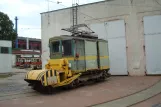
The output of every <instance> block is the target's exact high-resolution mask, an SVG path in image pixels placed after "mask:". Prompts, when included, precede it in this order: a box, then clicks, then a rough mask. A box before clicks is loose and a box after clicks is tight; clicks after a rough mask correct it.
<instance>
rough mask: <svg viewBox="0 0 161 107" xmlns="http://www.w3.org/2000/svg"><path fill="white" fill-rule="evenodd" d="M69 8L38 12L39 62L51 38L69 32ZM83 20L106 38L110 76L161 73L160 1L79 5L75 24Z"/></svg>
mask: <svg viewBox="0 0 161 107" xmlns="http://www.w3.org/2000/svg"><path fill="white" fill-rule="evenodd" d="M71 12H72V11H71V8H66V9H60V10H55V11H50V12H44V13H41V28H42V33H41V34H42V52H43V53H42V61H43V62H42V64H43V67H44V65H45V64H46V60H47V59H49V48H48V41H49V38H50V37H53V36H59V35H64V34H69V33H68V32H65V31H62V30H61V29H62V28H69V27H70V26H71V25H72V15H71V14H72V13H71ZM81 23H86V24H87V25H88V26H89V27H90V28H91V29H92V30H93V31H95V33H97V34H98V37H99V38H102V39H105V40H108V45H109V46H108V47H109V59H110V68H111V69H110V72H111V74H112V75H131V76H143V75H153V74H155V75H158V74H161V66H160V65H161V58H160V53H161V49H160V48H159V47H160V46H161V31H160V28H161V0H113V1H102V2H96V3H91V4H86V5H81V6H79V7H78V24H81Z"/></svg>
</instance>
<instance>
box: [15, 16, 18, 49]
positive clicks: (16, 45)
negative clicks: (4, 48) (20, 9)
mask: <svg viewBox="0 0 161 107" xmlns="http://www.w3.org/2000/svg"><path fill="white" fill-rule="evenodd" d="M17 23H18V18H17V16H16V17H15V31H16V34H17V37H16V42H15V47H16V48H18V31H17V28H18V25H17Z"/></svg>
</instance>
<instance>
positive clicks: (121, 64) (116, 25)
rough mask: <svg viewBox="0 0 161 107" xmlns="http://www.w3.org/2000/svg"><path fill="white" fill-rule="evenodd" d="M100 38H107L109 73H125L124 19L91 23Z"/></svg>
mask: <svg viewBox="0 0 161 107" xmlns="http://www.w3.org/2000/svg"><path fill="white" fill-rule="evenodd" d="M90 27H91V29H92V30H93V31H95V32H96V33H97V34H98V37H99V38H101V39H105V40H108V47H109V60H110V73H111V74H112V75H127V74H128V73H127V57H126V39H125V23H124V20H118V21H111V22H105V23H97V24H91V25H90Z"/></svg>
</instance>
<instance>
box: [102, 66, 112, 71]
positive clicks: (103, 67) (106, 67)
mask: <svg viewBox="0 0 161 107" xmlns="http://www.w3.org/2000/svg"><path fill="white" fill-rule="evenodd" d="M109 68H110V67H109V66H101V67H100V69H101V70H102V69H109Z"/></svg>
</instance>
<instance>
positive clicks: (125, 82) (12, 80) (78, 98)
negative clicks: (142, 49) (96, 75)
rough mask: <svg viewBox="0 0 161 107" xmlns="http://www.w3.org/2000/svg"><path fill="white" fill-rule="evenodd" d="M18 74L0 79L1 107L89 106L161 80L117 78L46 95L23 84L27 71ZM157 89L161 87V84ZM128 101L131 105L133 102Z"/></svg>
mask: <svg viewBox="0 0 161 107" xmlns="http://www.w3.org/2000/svg"><path fill="white" fill-rule="evenodd" d="M18 71H21V72H20V73H19V72H17V70H16V71H15V72H17V74H16V75H14V76H12V77H9V78H6V79H3V80H0V86H1V87H0V107H11V106H12V107H17V106H20V107H22V106H23V107H30V106H32V107H36V106H39V107H44V106H46V107H48V106H53V105H54V106H55V107H86V106H91V105H95V104H98V103H102V102H107V101H112V102H113V100H115V99H118V98H121V97H125V96H128V95H131V94H134V93H136V92H139V91H141V90H145V89H147V88H149V87H151V86H152V85H154V84H156V83H157V82H158V81H159V80H160V79H161V77H160V76H146V77H130V76H115V77H112V78H110V79H109V80H108V81H105V82H102V83H97V84H89V85H88V86H84V87H80V88H77V89H73V90H55V92H54V94H53V95H42V94H39V93H37V92H35V91H33V90H31V89H30V87H28V86H27V83H26V82H24V81H23V78H24V75H25V72H26V71H25V70H24V71H23V70H18ZM23 72H24V73H23ZM153 87H154V86H153ZM155 87H156V88H157V87H158V88H159V87H160V86H159V83H157V85H155ZM150 89H151V88H150ZM147 90H149V89H147ZM155 90H156V91H155V93H153V92H151V94H150V95H153V94H157V93H158V89H155ZM148 92H149V91H148ZM143 94H147V93H146V92H144V93H142V94H136V97H138V96H137V95H140V96H141V97H140V98H143V97H146V95H143ZM142 96H143V97H142ZM125 98H126V97H125ZM125 98H123V99H125ZM146 98H147V97H146ZM116 101H118V100H116ZM132 101H133V100H131V102H132ZM137 101H138V100H136V102H137ZM128 102H129V103H130V101H129V100H128ZM130 104H131V103H130ZM100 107H101V105H100ZM106 107H107V106H106ZM119 107H120V106H119Z"/></svg>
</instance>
